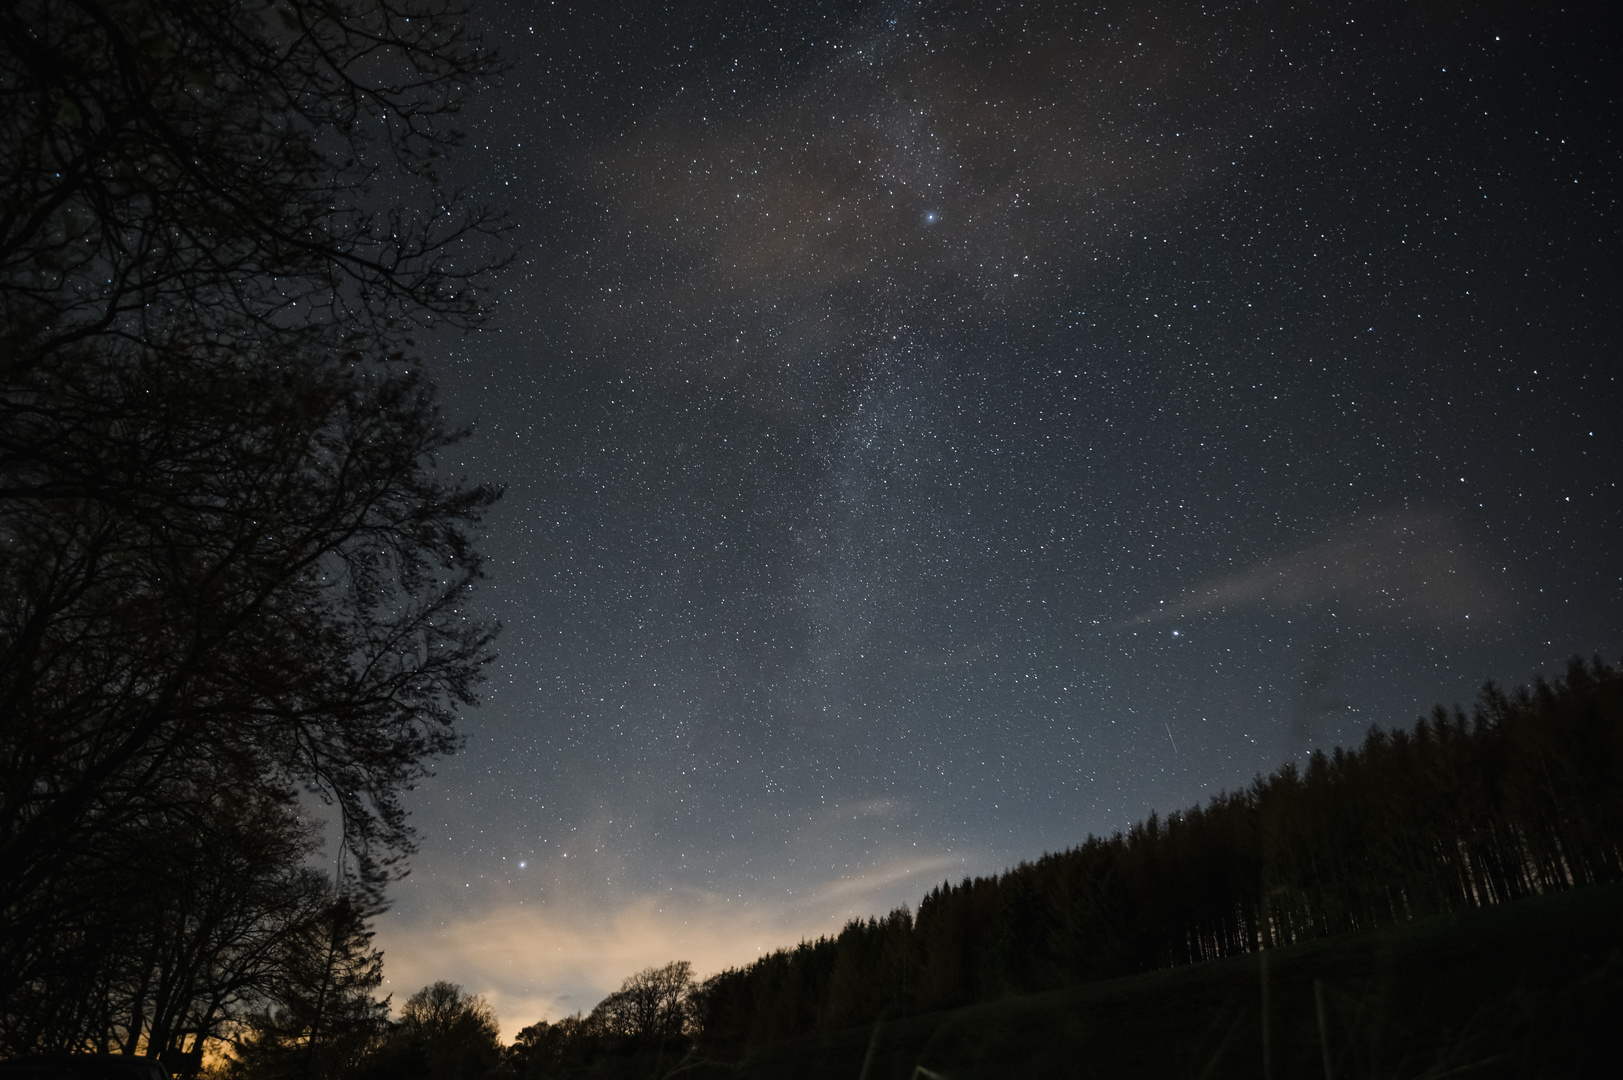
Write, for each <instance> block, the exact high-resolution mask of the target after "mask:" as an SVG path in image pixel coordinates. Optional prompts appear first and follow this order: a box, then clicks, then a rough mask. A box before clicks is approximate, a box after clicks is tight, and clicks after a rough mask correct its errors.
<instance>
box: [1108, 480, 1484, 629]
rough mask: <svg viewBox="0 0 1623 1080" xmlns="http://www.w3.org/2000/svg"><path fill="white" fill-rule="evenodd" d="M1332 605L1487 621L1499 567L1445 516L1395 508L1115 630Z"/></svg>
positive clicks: (1196, 590)
mask: <svg viewBox="0 0 1623 1080" xmlns="http://www.w3.org/2000/svg"><path fill="white" fill-rule="evenodd" d="M1330 601H1336V602H1339V603H1342V604H1345V605H1347V606H1349V607H1350V608H1353V609H1356V610H1358V611H1361V612H1364V613H1366V614H1373V615H1377V616H1385V617H1395V618H1419V619H1426V620H1430V621H1435V622H1452V621H1455V620H1461V621H1463V620H1464V619H1466V618H1467V617H1469V618H1475V619H1488V618H1494V617H1497V616H1499V615H1501V614H1503V613H1504V611H1505V610H1506V609H1507V608H1508V606H1509V595H1508V583H1507V582H1506V581H1505V575H1504V571H1503V569H1502V568H1500V567H1496V566H1494V565H1492V564H1491V563H1490V562H1489V560H1488V559H1487V557H1486V555H1485V553H1484V552H1483V551H1482V546H1481V544H1480V543H1479V542H1477V541H1476V540H1474V539H1473V538H1472V537H1470V536H1469V535H1468V534H1467V533H1466V531H1465V529H1464V528H1462V526H1461V525H1460V523H1459V521H1458V519H1457V517H1456V516H1455V515H1454V514H1453V513H1451V512H1449V511H1446V510H1439V509H1421V510H1399V511H1392V512H1388V513H1385V514H1379V515H1376V516H1374V517H1371V518H1369V519H1367V520H1365V521H1360V522H1355V523H1353V524H1351V525H1348V526H1346V527H1344V528H1342V529H1339V530H1337V531H1336V532H1334V533H1332V534H1331V535H1330V536H1328V537H1327V538H1325V539H1323V540H1321V541H1319V542H1318V543H1315V544H1313V545H1312V546H1310V547H1308V548H1306V549H1305V550H1303V551H1300V552H1297V553H1296V554H1294V555H1289V556H1286V557H1284V558H1281V559H1274V560H1271V561H1268V562H1264V563H1260V564H1258V565H1256V566H1253V567H1250V568H1248V569H1246V570H1242V571H1240V572H1239V573H1237V574H1231V575H1228V576H1226V577H1221V578H1216V579H1214V580H1211V581H1208V582H1205V583H1204V584H1202V585H1199V586H1197V587H1196V588H1194V589H1193V590H1191V591H1190V592H1189V593H1188V594H1186V595H1185V597H1184V598H1182V599H1179V600H1176V601H1172V602H1169V603H1163V604H1158V605H1156V606H1155V607H1153V608H1150V609H1148V610H1146V611H1141V612H1139V613H1138V614H1137V615H1135V616H1133V617H1132V618H1131V619H1128V620H1127V621H1126V622H1125V623H1123V624H1121V625H1123V626H1143V625H1146V624H1150V623H1158V622H1166V621H1167V620H1170V619H1182V618H1188V617H1190V616H1193V615H1203V614H1207V613H1210V612H1219V611H1227V610H1230V609H1233V608H1239V607H1245V606H1248V605H1272V606H1281V607H1294V606H1305V605H1309V604H1319V603H1325V602H1330Z"/></svg>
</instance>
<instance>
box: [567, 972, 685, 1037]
mask: <svg viewBox="0 0 1623 1080" xmlns="http://www.w3.org/2000/svg"><path fill="white" fill-rule="evenodd" d="M692 991H693V965H692V964H690V963H688V962H687V961H686V960H673V961H672V962H670V963H669V964H666V965H665V966H664V967H651V968H647V969H645V970H643V971H639V972H637V974H635V975H632V976H630V977H628V978H627V979H626V981H625V982H624V983H622V984H621V985H620V989H619V990H617V991H615V992H614V993H612V994H610V995H609V996H608V997H606V998H604V999H603V1000H602V1001H600V1002H599V1003H598V1004H597V1007H596V1008H594V1009H593V1010H592V1019H593V1020H594V1021H595V1022H596V1023H597V1025H598V1026H599V1028H600V1029H601V1030H602V1031H603V1032H604V1033H605V1034H607V1035H611V1036H618V1037H620V1038H623V1039H628V1040H632V1041H634V1042H643V1043H647V1042H655V1041H658V1040H660V1039H668V1038H670V1037H672V1036H679V1035H681V1034H682V1033H683V1032H684V1031H685V1030H686V1028H687V1018H688V1009H687V1006H688V998H689V997H690V996H691V994H692Z"/></svg>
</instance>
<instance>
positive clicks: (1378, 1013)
mask: <svg viewBox="0 0 1623 1080" xmlns="http://www.w3.org/2000/svg"><path fill="white" fill-rule="evenodd" d="M1264 966H1265V967H1266V983H1267V998H1266V1000H1267V1006H1266V1010H1265V1008H1264V994H1263V985H1264ZM1265 1012H1266V1017H1267V1019H1266V1022H1265V1021H1264V1015H1265ZM1321 1017H1322V1019H1321ZM1265 1032H1266V1034H1265ZM599 1064H600V1066H606V1065H610V1063H609V1062H600V1063H599ZM614 1064H617V1065H619V1066H621V1067H629V1066H634V1063H633V1062H630V1061H624V1060H622V1061H620V1062H617V1063H614ZM673 1064H676V1065H677V1068H678V1072H677V1073H676V1075H680V1076H682V1077H684V1078H689V1080H712V1078H721V1077H727V1078H733V1080H745V1078H756V1077H763V1078H764V1077H772V1078H781V1080H796V1078H805V1080H823V1078H829V1080H834V1078H839V1080H893V1078H894V1080H914V1078H916V1077H917V1078H921V1080H928V1078H932V1077H942V1078H950V1080H968V1078H971V1077H1056V1076H1064V1077H1094V1076H1098V1077H1157V1078H1163V1077H1164V1078H1176V1077H1189V1078H1217V1077H1265V1076H1271V1077H1272V1078H1273V1080H1287V1078H1297V1077H1324V1076H1326V1075H1329V1076H1332V1077H1337V1078H1346V1080H1352V1078H1365V1077H1383V1078H1385V1077H1422V1076H1424V1077H1443V1076H1449V1077H1469V1078H1471V1080H1477V1078H1487V1077H1512V1076H1514V1077H1537V1076H1551V1077H1555V1076H1562V1077H1566V1076H1594V1077H1600V1076H1623V887H1620V886H1606V887H1600V888H1591V889H1580V890H1576V891H1574V892H1570V893H1564V894H1561V895H1558V896H1548V897H1540V898H1538V899H1534V900H1528V901H1523V902H1520V903H1516V904H1509V905H1505V906H1502V907H1499V908H1493V909H1489V910H1485V911H1476V912H1471V913H1468V914H1465V915H1458V916H1445V917H1441V918H1434V919H1426V920H1422V921H1418V922H1415V923H1411V924H1409V925H1406V926H1402V927H1395V928H1392V929H1388V930H1379V931H1372V932H1369V933H1364V934H1357V935H1349V936H1346V937H1342V938H1334V939H1330V940H1326V941H1319V942H1313V943H1311V944H1308V945H1299V946H1294V947H1291V948H1287V949H1277V950H1274V951H1272V952H1270V953H1268V954H1267V956H1266V957H1255V956H1249V957H1238V958H1235V959H1232V960H1223V961H1217V962H1213V963H1208V964H1199V965H1193V966H1189V967H1183V968H1175V969H1172V970H1169V971H1160V972H1154V973H1152V974H1148V975H1139V976H1133V977H1131V978H1124V979H1113V980H1110V981H1108V982H1099V983H1090V984H1087V985H1084V986H1078V987H1073V988H1071V989H1067V990H1057V991H1053V992H1051V993H1045V994H1033V995H1030V996H1026V997H1018V998H1008V999H1004V1000H1001V1001H995V1002H989V1003H986V1004H981V1005H974V1006H970V1007H967V1008H963V1009H956V1010H953V1011H951V1012H944V1013H932V1014H929V1015H926V1016H912V1017H904V1018H901V1019H896V1020H892V1021H889V1022H887V1023H883V1024H880V1025H879V1026H878V1027H877V1028H876V1027H868V1028H862V1029H853V1030H848V1031H837V1032H829V1033H826V1034H821V1035H816V1036H810V1037H807V1038H804V1039H796V1040H792V1041H789V1042H783V1043H775V1044H771V1045H766V1046H755V1047H737V1048H731V1049H728V1050H723V1049H712V1050H710V1051H709V1053H708V1054H706V1055H705V1059H703V1060H701V1059H697V1058H691V1057H690V1058H689V1059H688V1060H687V1061H685V1062H681V1063H673V1062H670V1061H669V1060H667V1061H665V1062H663V1063H661V1064H660V1065H656V1063H655V1062H653V1061H652V1060H650V1061H647V1062H640V1063H635V1065H637V1066H640V1067H635V1068H634V1069H633V1071H634V1072H635V1073H636V1074H637V1075H641V1076H659V1075H670V1074H671V1073H670V1071H671V1067H672V1065H673ZM594 1071H597V1070H594ZM610 1072H612V1073H613V1074H615V1075H618V1074H619V1069H612V1070H604V1071H603V1074H604V1075H608V1074H609V1073H610ZM626 1075H631V1073H626Z"/></svg>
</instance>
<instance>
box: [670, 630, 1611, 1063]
mask: <svg viewBox="0 0 1623 1080" xmlns="http://www.w3.org/2000/svg"><path fill="white" fill-rule="evenodd" d="M1619 881H1623V676H1620V675H1619V673H1618V672H1617V671H1616V670H1615V669H1613V668H1611V667H1609V666H1607V665H1605V664H1603V663H1601V662H1600V661H1599V660H1596V661H1595V662H1593V663H1592V664H1588V665H1586V664H1583V663H1581V662H1579V661H1577V660H1574V661H1573V662H1572V664H1571V665H1570V666H1569V668H1568V670H1567V672H1566V673H1565V675H1564V677H1563V678H1561V679H1559V680H1557V681H1555V682H1553V683H1548V682H1544V681H1542V680H1540V681H1538V682H1536V683H1535V684H1534V686H1533V687H1532V688H1530V689H1527V690H1518V691H1516V692H1515V693H1511V694H1505V693H1502V692H1500V691H1498V690H1497V689H1495V688H1493V687H1491V686H1490V687H1489V688H1488V689H1486V690H1485V691H1484V692H1483V695H1482V697H1481V699H1480V700H1479V701H1478V703H1477V705H1476V708H1475V710H1474V711H1473V713H1472V714H1471V715H1469V716H1467V715H1466V714H1465V713H1464V712H1463V711H1460V710H1455V711H1453V712H1448V711H1446V710H1444V709H1441V708H1439V709H1437V710H1436V712H1435V713H1434V714H1433V715H1432V716H1431V717H1429V718H1427V719H1424V720H1422V721H1420V722H1419V723H1418V724H1416V725H1415V726H1414V727H1413V728H1410V729H1407V730H1405V729H1401V728H1400V729H1396V730H1392V731H1383V730H1379V729H1376V730H1372V731H1371V732H1370V734H1369V736H1368V738H1366V739H1365V740H1364V742H1363V744H1362V745H1361V746H1359V747H1357V748H1355V749H1350V750H1343V749H1337V750H1335V751H1334V752H1333V753H1332V754H1329V755H1325V754H1320V753H1315V754H1314V755H1313V756H1312V758H1311V760H1310V761H1309V762H1308V764H1307V767H1306V768H1305V769H1301V770H1299V769H1298V768H1297V767H1296V766H1294V765H1289V764H1287V765H1285V766H1283V767H1282V768H1280V769H1278V770H1276V771H1275V772H1273V773H1272V774H1270V775H1268V776H1266V777H1259V778H1258V779H1257V780H1256V781H1255V782H1254V783H1253V784H1251V785H1250V786H1249V787H1248V788H1246V789H1244V790H1241V791H1236V792H1231V793H1227V794H1224V795H1220V796H1218V797H1217V798H1215V799H1213V800H1212V801H1211V802H1209V803H1208V804H1206V805H1205V806H1197V807H1192V808H1190V809H1188V810H1186V811H1183V812H1181V813H1174V814H1169V815H1167V816H1165V817H1158V816H1157V815H1154V814H1152V815H1150V817H1149V819H1148V820H1147V821H1145V822H1143V823H1142V824H1139V825H1136V826H1134V827H1133V828H1132V829H1131V830H1129V831H1128V832H1127V833H1126V834H1121V833H1117V834H1116V835H1114V836H1111V837H1108V838H1103V837H1095V836H1090V837H1088V838H1087V840H1086V841H1085V842H1084V843H1083V844H1082V845H1080V846H1079V847H1076V848H1072V849H1070V850H1069V851H1063V852H1059V853H1056V854H1051V855H1045V856H1043V857H1042V858H1041V859H1038V860H1037V861H1035V862H1031V863H1022V864H1021V865H1020V866H1017V867H1015V868H1014V869H1012V870H1009V871H1007V872H1006V873H1003V874H1000V875H996V876H992V877H982V878H974V879H969V878H966V879H964V880H963V881H962V882H961V883H959V884H957V885H954V884H951V883H943V884H942V885H941V886H938V887H937V888H936V889H934V890H932V891H931V893H930V894H929V895H928V896H926V897H925V898H924V899H923V901H922V902H921V903H920V905H919V908H918V912H917V914H916V915H915V914H913V913H911V912H909V911H907V910H906V909H898V910H897V911H894V912H892V913H890V915H888V916H887V917H885V918H883V919H870V920H866V921H862V920H858V921H855V922H852V923H850V924H849V925H847V926H846V927H845V929H844V930H843V931H841V933H840V934H839V935H838V936H837V937H834V938H823V939H820V940H818V941H808V942H802V943H801V944H800V945H798V946H796V947H794V948H792V949H784V950H780V951H778V952H775V953H772V954H771V955H768V956H765V957H762V958H760V959H759V960H757V961H755V962H754V963H753V964H750V965H749V966H748V967H745V968H742V969H735V970H730V971H724V972H722V973H721V974H719V975H717V976H715V977H714V978H712V979H711V980H709V981H708V982H707V983H706V984H705V985H704V987H703V988H702V989H701V991H700V993H699V995H698V997H697V999H696V1001H695V1013H696V1020H697V1024H696V1027H697V1029H698V1035H699V1041H700V1043H701V1044H710V1045H715V1044H723V1045H726V1044H732V1045H746V1044H760V1043H766V1042H775V1041H781V1040H784V1039H790V1038H794V1037H797V1036H802V1035H809V1034H812V1033H814V1032H817V1031H838V1030H842V1029H845V1028H851V1027H857V1026H861V1025H863V1024H866V1023H870V1022H872V1021H873V1020H874V1019H876V1018H878V1017H881V1016H888V1017H891V1018H896V1017H900V1016H904V1015H917V1014H921V1013H933V1012H939V1011H941V1010H944V1009H951V1008H954V1007H957V1006H962V1005H971V1004H974V1003H977V1002H989V1001H996V1000H999V999H1002V998H1005V997H1009V996H1014V995H1020V994H1029V993H1034V992H1041V991H1045V990H1058V989H1062V988H1064V987H1067V986H1075V985H1077V984H1082V983H1088V982H1093V981H1096V980H1100V979H1110V978H1116V977H1120V976H1124V975H1132V974H1139V973H1145V972H1151V971H1156V970H1159V969H1165V968H1176V967H1179V966H1181V965H1187V964H1190V963H1197V962H1208V963H1210V962H1218V961H1223V960H1225V959H1233V958H1239V957H1254V955H1255V954H1256V953H1257V951H1258V950H1276V949H1279V948H1281V947H1283V946H1289V945H1303V944H1307V943H1309V942H1313V941H1316V940H1321V939H1327V938H1338V937H1342V936H1344V935H1348V934H1357V933H1361V932H1367V931H1371V930H1376V929H1379V928H1382V927H1393V926H1402V925H1404V924H1406V923H1409V922H1411V921H1413V920H1417V919H1424V918H1427V917H1430V916H1437V915H1452V914H1461V913H1468V912H1473V911H1477V910H1479V909H1483V908H1490V907H1494V906H1498V905H1504V904H1512V903H1516V902H1519V901H1522V900H1525V899H1528V898H1534V897H1543V896H1549V895H1551V894H1554V893H1560V892H1565V891H1567V890H1570V889H1582V888H1586V887H1593V886H1599V885H1606V884H1610V883H1615V882H1619ZM1224 970H1226V969H1224Z"/></svg>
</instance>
